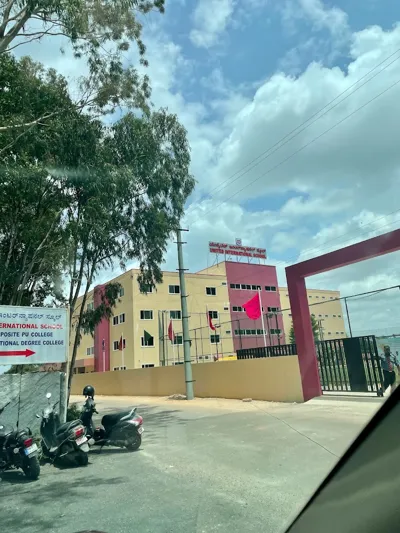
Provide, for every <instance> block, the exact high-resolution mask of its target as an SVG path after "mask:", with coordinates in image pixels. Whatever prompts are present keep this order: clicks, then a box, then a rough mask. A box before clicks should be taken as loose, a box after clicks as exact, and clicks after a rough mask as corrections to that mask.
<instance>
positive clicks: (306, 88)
mask: <svg viewBox="0 0 400 533" xmlns="http://www.w3.org/2000/svg"><path fill="white" fill-rule="evenodd" d="M350 4H351V7H350ZM399 22H400V4H399V3H398V2H397V1H395V0H379V1H378V0H352V2H348V1H344V0H337V1H327V0H166V12H165V14H164V15H160V14H157V13H151V14H149V15H147V16H146V17H145V18H144V20H143V28H144V29H143V40H144V42H145V44H146V45H147V59H148V61H149V67H148V68H147V69H146V71H147V73H148V74H149V76H150V79H151V84H152V88H153V92H152V101H153V103H154V105H155V107H156V108H157V107H167V108H168V109H169V111H170V112H173V113H176V114H177V115H178V117H179V119H180V121H181V122H182V123H183V124H184V126H185V127H186V129H187V132H188V138H189V141H190V145H191V157H192V164H191V171H192V173H193V175H194V177H195V178H196V180H197V186H196V189H195V192H194V193H193V194H192V196H191V197H190V198H189V200H188V203H187V209H186V215H185V218H184V220H183V221H182V226H183V227H186V228H188V229H189V232H188V233H187V234H186V235H185V240H187V244H186V245H185V250H184V257H185V261H186V266H187V268H189V269H190V270H191V271H196V270H200V269H202V268H205V267H206V266H207V265H211V264H212V263H213V261H214V260H215V257H213V256H211V255H209V254H208V242H209V241H219V242H228V243H232V242H234V241H235V239H236V238H241V239H242V242H243V244H245V245H249V246H257V247H263V248H266V250H267V256H268V259H267V263H268V264H274V265H276V266H277V269H278V276H279V282H280V284H282V285H285V284H286V279H285V267H286V266H288V265H290V264H293V263H296V262H298V261H301V260H304V259H308V258H311V257H315V256H317V255H320V254H321V253H326V252H329V251H331V250H334V249H338V248H341V247H343V246H346V245H349V244H352V243H354V242H359V241H361V240H364V239H366V238H368V237H371V236H375V235H379V234H381V233H385V232H388V231H390V230H393V229H397V228H398V227H399V226H400V205H399V192H400V186H399V184H400V152H399V151H398V148H397V145H398V136H397V124H398V123H399V119H400V107H399V106H398V101H399V97H400V25H399ZM54 39H55V38H53V40H51V41H50V40H47V41H46V40H44V41H42V43H41V44H35V45H32V46H31V47H30V48H29V53H30V54H31V55H33V56H34V57H35V58H36V59H38V60H40V61H42V62H43V63H45V64H46V65H48V66H53V67H55V68H57V69H58V70H59V71H60V72H62V73H64V74H65V75H66V76H67V77H68V79H69V80H70V82H71V86H72V87H73V83H74V79H76V78H77V77H78V76H79V75H80V74H81V73H82V64H80V63H79V62H77V61H75V60H73V59H72V58H70V57H68V54H67V55H64V56H62V55H61V54H60V53H59V52H58V49H57V46H55V44H56V41H54ZM23 48H24V47H20V48H18V49H16V53H17V54H18V55H22V54H23V53H27V51H26V50H23ZM125 59H126V64H127V65H128V64H129V65H134V66H136V65H137V64H138V63H137V53H136V50H135V49H134V48H132V49H131V50H129V51H128V52H126V56H125ZM399 259H400V252H396V253H394V254H391V255H388V256H384V257H381V258H377V259H373V260H369V261H366V262H363V263H359V264H357V265H353V266H351V267H346V268H342V269H339V270H336V271H332V272H329V273H326V274H323V275H319V276H314V277H312V278H310V279H309V280H308V282H307V284H308V286H309V287H312V288H325V289H333V290H340V291H341V293H342V295H344V296H347V295H352V294H357V293H361V292H364V291H368V290H375V289H380V288H383V287H389V286H393V285H396V284H399V283H400V281H399V278H400V276H399V267H398V263H399ZM164 267H165V268H166V269H169V270H175V269H176V267H177V257H176V246H175V244H174V243H173V242H171V244H170V246H169V248H168V252H167V254H166V258H165V264H164ZM118 273H119V271H117V270H115V271H114V272H104V274H103V276H102V277H103V279H104V280H105V279H109V278H110V277H113V275H116V274H118ZM399 304H400V292H399V290H398V289H397V290H393V291H388V292H385V293H380V294H378V295H375V296H373V297H370V298H364V299H361V300H359V301H352V302H351V304H350V307H351V313H352V317H354V324H355V329H356V331H360V332H363V333H364V332H366V331H369V330H371V328H375V329H376V328H379V331H381V332H382V331H383V330H386V329H388V330H389V329H393V328H396V327H397V331H398V332H399V330H400V324H399V318H400V313H399Z"/></svg>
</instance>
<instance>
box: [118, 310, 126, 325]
mask: <svg viewBox="0 0 400 533" xmlns="http://www.w3.org/2000/svg"><path fill="white" fill-rule="evenodd" d="M124 322H125V313H122V314H120V315H119V323H120V324H123V323H124Z"/></svg>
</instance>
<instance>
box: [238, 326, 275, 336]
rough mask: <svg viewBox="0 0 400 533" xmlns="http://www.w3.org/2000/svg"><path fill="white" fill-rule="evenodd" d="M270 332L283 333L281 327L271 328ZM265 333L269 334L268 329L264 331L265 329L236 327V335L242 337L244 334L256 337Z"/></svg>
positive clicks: (272, 333) (273, 333)
mask: <svg viewBox="0 0 400 533" xmlns="http://www.w3.org/2000/svg"><path fill="white" fill-rule="evenodd" d="M269 332H270V334H271V335H280V334H281V333H282V331H281V330H280V329H276V328H271V329H270V330H269ZM264 333H265V334H268V331H266V330H265V331H264V330H263V329H235V335H236V336H240V337H242V336H243V335H244V336H246V335H247V336H252V337H255V336H257V335H264Z"/></svg>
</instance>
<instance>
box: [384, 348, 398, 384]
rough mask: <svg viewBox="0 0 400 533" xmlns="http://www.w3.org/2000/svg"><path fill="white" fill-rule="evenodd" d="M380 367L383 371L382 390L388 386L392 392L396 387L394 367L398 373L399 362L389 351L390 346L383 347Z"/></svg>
mask: <svg viewBox="0 0 400 533" xmlns="http://www.w3.org/2000/svg"><path fill="white" fill-rule="evenodd" d="M380 359H381V367H382V372H383V390H384V391H386V390H387V389H388V388H389V387H390V392H391V393H392V392H393V391H394V389H395V388H396V372H395V370H394V367H395V366H396V367H397V371H398V372H399V373H400V363H399V360H398V358H397V356H396V355H395V354H394V353H392V352H391V351H390V346H388V345H386V346H384V347H383V354H382V355H381V356H380Z"/></svg>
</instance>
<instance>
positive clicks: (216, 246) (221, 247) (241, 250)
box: [208, 242, 267, 259]
mask: <svg viewBox="0 0 400 533" xmlns="http://www.w3.org/2000/svg"><path fill="white" fill-rule="evenodd" d="M208 244H209V251H210V253H212V254H223V255H237V256H242V257H254V258H257V259H266V258H267V250H266V249H265V248H256V247H254V246H241V245H237V244H226V243H221V242H209V243H208Z"/></svg>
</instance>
